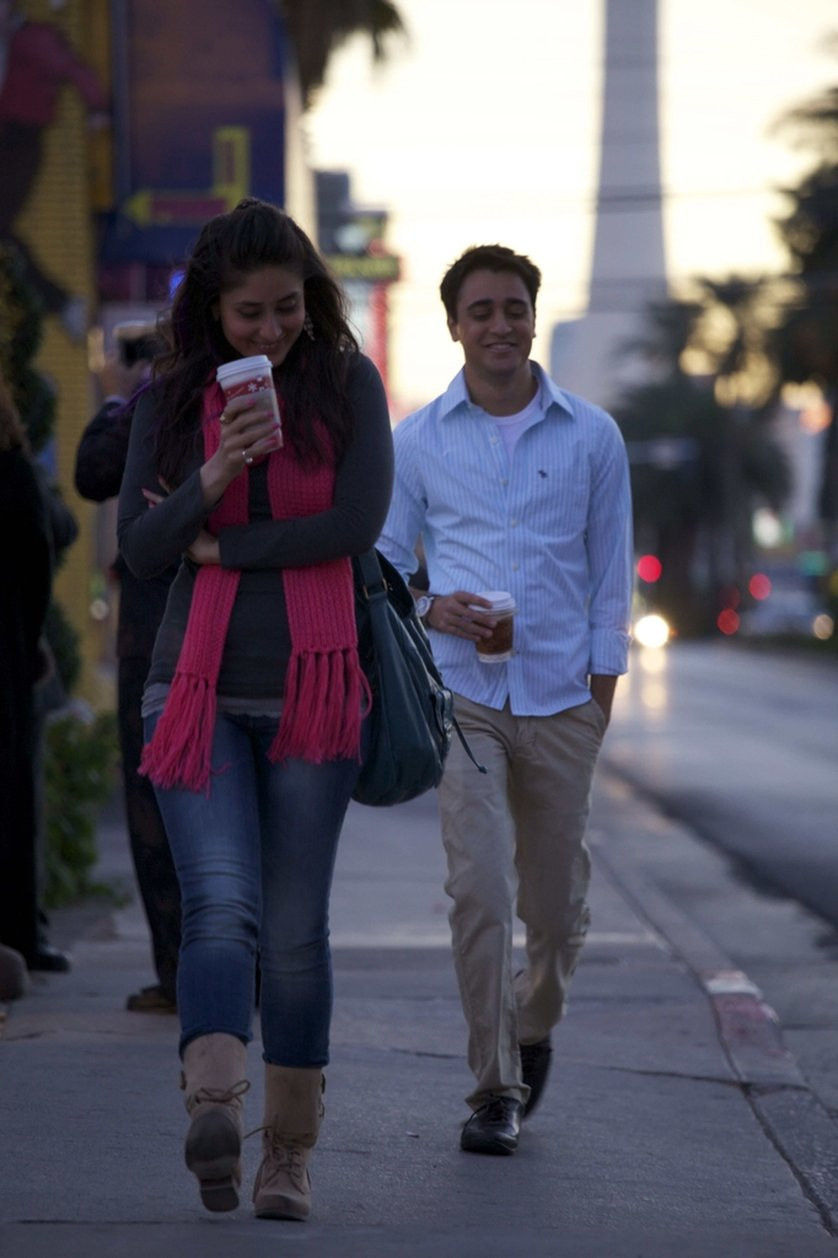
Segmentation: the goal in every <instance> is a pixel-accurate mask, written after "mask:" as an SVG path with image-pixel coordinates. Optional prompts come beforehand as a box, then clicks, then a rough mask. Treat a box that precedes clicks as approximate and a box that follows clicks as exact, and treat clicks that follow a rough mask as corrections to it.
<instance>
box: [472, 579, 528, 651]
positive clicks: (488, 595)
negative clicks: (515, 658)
mask: <svg viewBox="0 0 838 1258" xmlns="http://www.w3.org/2000/svg"><path fill="white" fill-rule="evenodd" d="M480 597H481V598H485V599H486V600H487V601H488V602H490V603H491V604H492V606H491V607H474V611H476V612H482V613H483V614H484V615H485V616H493V617H496V619H497V623H496V625H495V627H494V629H493V630H492V636H491V637H490V638H481V639H480V640H479V641H478V642H477V643H476V646H477V658H478V659H479V660H480V662H481V664H503V663H504V662H505V661H506V660H511V659H512V638H513V626H514V619H515V613H516V611H517V610H518V608H517V606H516V604H515V599H514V598H513V597H512V595H511V594H510V593H509V592H508V591H507V590H486V591H483V590H481V591H480Z"/></svg>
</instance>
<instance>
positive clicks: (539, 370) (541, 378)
mask: <svg viewBox="0 0 838 1258" xmlns="http://www.w3.org/2000/svg"><path fill="white" fill-rule="evenodd" d="M530 367H531V368H532V371H533V375H534V376H535V378H536V380H537V381H538V387H539V391H540V393H541V398H542V405H543V412H544V414H545V415H546V414H547V411H548V410H549V409H550V407H551V406H552V405H554V404H555V405H556V406H559V407H561V409H562V410H563V411H564V412H565V413H566V414H567V415H569V416H572V415H573V409H572V407H571V405H570V402H569V401H568V398H567V394H566V393H565V392H564V390H563V389H560V388H559V386H558V385H557V384H554V382H553V381H552V380H551V379H550V377H549V376H548V375H547V372H546V371H545V370H544V368H543V367H541V366H540V365H539V364H538V363H536V362H533V360H532V359H530ZM470 403H471V399H470V397H469V395H468V389H467V388H466V373H465V368H464V367H461V368H460V370H459V371H458V372H457V374H456V376H455V377H454V379H453V380H452V381H451V383H450V384H449V386H448V388H447V389H446V390H445V392H444V393H443V395H442V397H441V398H440V406H439V414H440V417H441V418H444V417H445V416H446V415H450V414H451V413H452V412H453V411H455V410H457V408H458V407H460V406H468V405H470Z"/></svg>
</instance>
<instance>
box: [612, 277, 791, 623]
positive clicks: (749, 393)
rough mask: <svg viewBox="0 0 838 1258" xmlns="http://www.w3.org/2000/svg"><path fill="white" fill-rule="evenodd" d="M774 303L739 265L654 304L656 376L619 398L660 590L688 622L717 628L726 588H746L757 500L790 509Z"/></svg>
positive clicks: (646, 345)
mask: <svg viewBox="0 0 838 1258" xmlns="http://www.w3.org/2000/svg"><path fill="white" fill-rule="evenodd" d="M770 309H771V308H770V306H769V305H768V304H767V302H766V299H765V293H764V292H763V291H762V286H760V285H756V286H755V285H753V284H752V283H750V282H749V281H746V280H743V279H741V278H739V277H736V276H732V277H730V278H729V279H727V280H724V281H719V280H708V279H699V280H696V281H694V283H693V288H692V292H691V293H690V295H689V297H688V298H685V299H683V300H677V299H672V300H668V301H665V302H659V303H655V304H653V305H652V306H651V307H650V308H649V310H648V313H647V331H646V334H645V335H644V336H643V337H642V338H641V339H640V340H639V341H638V342H636V343H635V344H634V345H633V347H632V348H633V349H634V351H635V352H637V351H639V352H640V353H641V354H642V355H643V356H644V358H645V359H646V361H647V362H648V363H649V365H650V379H649V381H648V382H647V383H645V384H642V385H639V386H635V387H633V388H631V389H629V390H627V391H626V393H625V394H624V395H623V397H622V398H621V399H620V400H619V401H618V402H617V403H616V405H615V406H614V408H613V409H614V414H615V417H616V418H617V420H618V422H619V424H620V426H621V428H622V430H623V435H624V436H625V438H626V441H627V444H628V448H629V455H630V458H631V461H632V492H633V498H634V513H635V532H636V537H637V542H638V546H639V547H640V548H641V549H643V550H650V551H652V552H653V553H655V554H656V555H657V557H658V559H659V560H660V561H661V564H662V574H661V580H660V584H659V587H658V589H657V593H656V601H657V603H658V605H659V606H660V608H661V610H662V611H663V612H664V613H665V614H667V615H668V616H669V618H670V619H671V620H673V622H674V623H675V624H676V626H677V627H678V629H679V631H680V632H681V633H695V632H704V631H706V630H708V629H709V628H711V627H712V625H713V623H714V622H715V617H716V614H717V612H718V611H719V610H720V607H721V605H722V604H723V602H724V598H725V594H724V591H725V590H726V589H729V588H730V587H736V588H738V589H742V588H743V587H744V585H745V583H746V579H747V575H748V572H749V568H750V565H751V561H752V544H751V520H752V515H753V509H754V506H755V505H756V503H757V502H765V503H767V504H768V505H770V506H771V507H773V508H774V509H779V507H780V506H781V505H782V502H783V500H784V498H785V496H786V495H787V493H788V490H789V482H790V478H789V469H788V466H787V463H786V460H785V457H784V455H783V453H782V451H781V450H780V448H779V447H778V445H777V444H776V442H775V441H774V440H773V438H772V437H771V434H770V431H769V428H768V425H769V422H770V415H771V402H772V401H773V399H774V398H775V397H776V391H777V385H778V375H777V372H776V370H772V367H771V362H770V359H769V357H768V354H767V352H766V338H767V335H768V332H769V330H770V327H771V321H770V317H769V311H770ZM687 366H689V367H690V370H689V371H688V370H687Z"/></svg>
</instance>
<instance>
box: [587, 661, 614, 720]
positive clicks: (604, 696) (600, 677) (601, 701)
mask: <svg viewBox="0 0 838 1258" xmlns="http://www.w3.org/2000/svg"><path fill="white" fill-rule="evenodd" d="M589 684H590V688H591V698H592V699H593V700H594V701H595V702H596V703H597V704H598V706H599V707H600V708H602V713H603V716H604V717H605V724H606V727H607V726H608V724H609V722H610V720H611V705H612V704H613V702H614V691H615V690H616V689H617V678H616V677H609V676H606V675H605V674H604V673H591V676H590V681H589Z"/></svg>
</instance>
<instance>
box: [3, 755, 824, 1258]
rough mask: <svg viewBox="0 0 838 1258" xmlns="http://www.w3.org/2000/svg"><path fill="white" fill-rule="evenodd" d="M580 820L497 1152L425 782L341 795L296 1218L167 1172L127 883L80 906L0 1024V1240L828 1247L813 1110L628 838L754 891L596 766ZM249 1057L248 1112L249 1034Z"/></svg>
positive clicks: (626, 1253) (742, 981)
mask: <svg viewBox="0 0 838 1258" xmlns="http://www.w3.org/2000/svg"><path fill="white" fill-rule="evenodd" d="M594 814H595V815H594V822H593V826H592V836H591V837H592V846H593V853H594V867H595V868H594V881H593V888H592V908H593V916H594V925H593V929H592V932H591V936H590V938H589V941H588V944H587V946H586V948H585V950H584V952H583V955H582V960H581V963H580V968H579V973H578V974H577V977H576V981H575V983H574V990H573V998H572V1006H571V1011H570V1013H569V1015H568V1018H567V1019H566V1021H565V1023H564V1025H563V1026H562V1028H561V1029H560V1031H559V1033H558V1034H557V1038H556V1063H555V1067H554V1073H553V1078H552V1080H551V1084H550V1086H549V1088H548V1091H547V1094H546V1096H545V1099H544V1101H543V1103H542V1107H541V1109H540V1111H539V1113H538V1114H536V1115H535V1116H534V1117H533V1118H532V1120H531V1121H530V1122H529V1123H528V1124H527V1128H526V1130H525V1134H524V1139H523V1141H522V1145H521V1148H520V1150H519V1152H518V1154H516V1156H515V1157H514V1158H511V1159H486V1158H475V1157H469V1156H468V1155H464V1154H462V1153H461V1152H460V1151H459V1149H458V1147H457V1140H458V1131H459V1125H460V1122H461V1121H462V1120H463V1118H464V1117H465V1113H466V1111H465V1107H464V1104H463V1096H464V1094H465V1092H466V1091H467V1090H468V1087H469V1082H468V1080H469V1075H468V1071H467V1068H466V1064H465V1060H464V1027H463V1020H462V1014H461V1011H460V1008H459V1001H458V998H457V994H456V986H455V982H454V977H453V970H452V966H451V958H450V950H449V946H448V931H447V925H446V920H445V918H446V909H447V905H446V903H445V900H444V896H443V894H442V893H441V872H442V859H441V854H440V848H439V839H438V832H437V826H436V816H435V806H434V801H433V798H428V799H423V800H420V801H417V802H416V803H415V804H414V805H407V806H405V807H403V808H401V809H394V810H387V811H383V812H377V811H375V810H369V809H360V808H353V810H352V811H351V814H350V817H349V821H348V824H347V827H346V830H345V833H344V838H343V842H342V845H341V852H340V858H339V862H338V870H337V875H336V884H335V895H334V900H333V930H334V944H335V970H336V991H337V1002H336V1009H335V1020H334V1036H333V1053H332V1062H331V1064H330V1067H329V1071H328V1076H329V1085H328V1089H327V1096H326V1103H327V1115H326V1121H325V1123H324V1128H323V1138H322V1140H321V1143H320V1145H319V1146H318V1149H317V1152H316V1159H315V1163H314V1167H313V1172H314V1182H315V1209H314V1213H313V1216H312V1219H311V1221H310V1222H309V1223H308V1224H307V1225H298V1224H291V1223H289V1224H285V1223H271V1222H264V1221H254V1220H252V1219H251V1218H250V1217H249V1209H248V1205H247V1202H246V1201H245V1203H244V1204H243V1206H242V1208H241V1209H240V1210H238V1211H237V1212H236V1213H235V1214H234V1215H232V1216H229V1217H227V1216H222V1217H215V1218H213V1217H209V1216H207V1215H206V1214H205V1213H204V1212H202V1211H201V1209H200V1206H199V1204H198V1201H197V1194H196V1193H195V1191H194V1187H193V1185H192V1183H191V1181H190V1179H189V1176H188V1175H187V1173H186V1172H185V1170H184V1168H183V1166H182V1154H181V1146H182V1139H183V1130H184V1124H185V1117H184V1113H183V1107H182V1098H181V1096H180V1094H179V1092H178V1089H177V1061H176V1052H175V1044H176V1026H175V1020H174V1019H173V1018H172V1017H161V1016H149V1015H144V1016H143V1015H136V1014H128V1013H126V1012H125V1011H124V1008H123V1001H124V997H125V993H126V992H127V991H130V990H132V989H133V988H135V987H136V986H138V985H139V983H141V982H147V981H149V974H148V940H147V936H146V934H145V931H144V929H143V925H142V918H141V916H140V913H139V910H138V908H137V905H136V903H132V904H131V905H129V906H127V907H126V908H124V909H120V910H119V911H117V912H115V913H109V914H108V915H107V916H106V917H103V916H102V915H101V913H100V914H99V915H98V917H95V916H94V917H93V918H91V919H89V920H88V921H87V923H86V925H84V927H83V929H82V933H81V937H79V938H77V939H76V943H75V947H74V952H75V966H74V969H73V971H72V973H71V974H70V975H67V976H56V977H54V978H49V979H45V980H42V981H41V982H39V983H38V984H37V986H36V988H35V989H34V991H33V992H32V994H31V996H29V997H28V998H26V999H25V1000H23V1001H21V1002H19V1004H18V1005H16V1006H15V1007H13V1008H12V1009H11V1010H10V1012H9V1015H8V1017H7V1019H6V1029H5V1034H4V1035H3V1038H2V1043H0V1132H2V1141H0V1160H2V1172H1V1173H0V1254H2V1255H3V1258H112V1256H113V1255H115V1254H118V1255H120V1258H123V1256H124V1258H169V1256H170V1255H175V1254H177V1255H178V1256H179V1258H216V1255H217V1256H218V1258H231V1256H233V1258H238V1255H240V1254H241V1255H247V1256H248V1258H250V1256H251V1255H252V1256H253V1258H262V1256H263V1255H264V1258H268V1255H270V1256H271V1258H273V1255H275V1254H282V1253H283V1252H284V1253H287V1254H289V1255H292V1256H293V1258H297V1256H298V1255H308V1254H310V1255H312V1256H316V1258H396V1256H398V1258H401V1256H402V1255H410V1256H411V1258H510V1256H511V1255H514V1256H515V1258H640V1256H642V1258H673V1255H675V1256H677V1258H718V1256H719V1255H725V1258H727V1255H731V1256H732V1258H733V1256H735V1258H821V1255H823V1256H824V1258H826V1256H827V1255H833V1258H835V1255H836V1254H838V1246H836V1241H835V1232H836V1230H838V1141H836V1140H835V1138H834V1135H835V1133H834V1132H833V1130H832V1128H831V1126H830V1122H829V1119H828V1117H827V1116H826V1115H825V1113H824V1111H823V1108H822V1106H820V1104H819V1102H818V1099H817V1097H816V1096H814V1095H813V1093H812V1092H811V1090H810V1089H809V1088H808V1087H807V1085H806V1081H805V1080H804V1079H803V1078H802V1077H801V1074H800V1072H799V1070H798V1068H797V1064H796V1062H795V1060H794V1057H793V1055H792V1054H790V1053H789V1052H788V1050H787V1048H786V1047H785V1046H784V1044H783V1042H782V1038H781V1035H780V1033H779V1030H778V1028H777V1026H776V1024H775V1022H774V1020H773V1018H772V1017H771V1015H770V1011H768V1010H767V1009H766V1007H765V1005H764V1002H763V1001H762V999H761V998H760V996H759V994H758V993H757V992H755V990H754V989H753V987H752V986H751V985H749V984H748V982H747V979H746V978H745V976H743V975H736V974H733V975H732V974H731V970H732V969H733V966H732V964H731V961H730V959H729V958H728V957H727V956H726V954H725V953H724V952H723V951H722V950H721V949H719V948H718V947H717V946H716V944H715V943H714V942H713V940H712V939H711V938H710V937H709V936H707V935H706V934H704V933H703V932H702V931H701V930H700V929H698V928H697V927H696V924H695V922H694V921H693V920H691V918H690V917H689V916H688V915H687V914H685V913H683V912H682V911H681V910H680V909H679V907H678V905H677V904H676V903H675V902H674V901H673V900H671V899H670V898H669V897H667V896H666V895H665V894H663V893H662V891H661V889H660V887H659V886H658V885H656V883H655V881H654V878H653V877H652V876H651V875H650V872H649V871H650V870H653V869H654V867H655V862H654V859H653V856H654V853H655V851H656V849H657V848H659V847H661V846H663V847H665V849H666V851H667V853H668V854H669V856H670V859H671V860H672V861H674V862H675V863H676V864H677V865H678V866H679V867H685V868H691V869H692V870H693V871H694V872H698V871H700V873H701V877H702V878H703V880H704V885H705V887H706V888H707V890H708V894H710V895H711V896H712V898H713V899H714V900H716V901H718V902H723V901H724V902H727V903H728V904H732V905H734V906H735V907H736V911H737V913H739V914H740V915H741V914H746V915H750V916H751V918H752V920H753V921H757V920H760V913H761V912H762V906H761V903H760V902H758V901H754V898H753V896H752V893H751V892H750V891H749V890H748V889H747V888H746V887H744V886H743V885H742V884H741V883H739V882H737V881H736V880H735V879H733V878H731V877H730V875H729V873H728V872H727V871H726V869H725V868H724V866H723V865H722V864H721V863H719V862H715V863H713V862H712V861H711V863H710V865H703V864H702V863H701V860H699V859H698V858H696V857H695V856H694V855H693V853H694V849H696V844H695V841H694V839H693V838H692V837H691V835H690V834H689V833H688V832H687V831H686V830H684V829H683V828H682V827H679V826H677V825H674V824H672V823H670V822H668V821H667V820H666V819H665V818H662V817H661V816H660V815H659V814H658V813H656V812H655V811H654V810H652V809H650V808H649V807H648V805H646V804H645V803H644V802H643V801H642V800H641V799H639V798H638V797H636V796H634V795H633V794H632V793H631V792H630V791H629V790H628V789H627V788H626V787H625V786H624V785H622V784H621V783H619V782H613V781H612V780H611V779H610V778H609V777H607V776H606V777H602V778H601V779H600V781H599V784H598V788H597V799H596V805H595V810H594ZM102 838H103V849H104V850H103V862H102V865H103V870H104V869H107V870H108V872H109V874H111V875H118V874H119V873H120V872H121V873H122V875H123V876H125V875H126V873H127V872H128V865H127V845H126V841H125V835H124V833H122V832H121V831H120V830H119V828H118V827H112V828H109V829H108V830H107V831H105V832H103V834H102ZM704 855H705V854H704V853H703V852H702V851H701V850H700V849H699V850H698V857H699V858H702V859H703V857H704ZM83 920H84V919H83V918H76V930H78V928H79V926H80V924H81V923H82V922H83ZM59 926H60V928H61V930H64V928H65V926H66V927H68V928H69V927H70V921H69V919H67V921H63V920H62V921H61V922H60V923H56V927H57V928H58V927H59ZM250 1063H251V1071H250V1073H251V1078H252V1079H253V1088H252V1091H251V1093H249V1094H248V1097H247V1098H246V1106H247V1119H248V1126H256V1125H257V1123H258V1116H259V1112H260V1101H261V1079H260V1071H259V1068H258V1044H254V1045H253V1050H252V1053H251V1055H250ZM256 1145H257V1142H256V1141H255V1140H251V1141H248V1142H247V1144H246V1152H245V1164H246V1167H245V1169H246V1179H247V1180H248V1181H249V1180H250V1179H251V1178H252V1174H253V1171H254V1169H255V1162H256V1160H257V1158H258V1150H257V1147H256Z"/></svg>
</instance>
